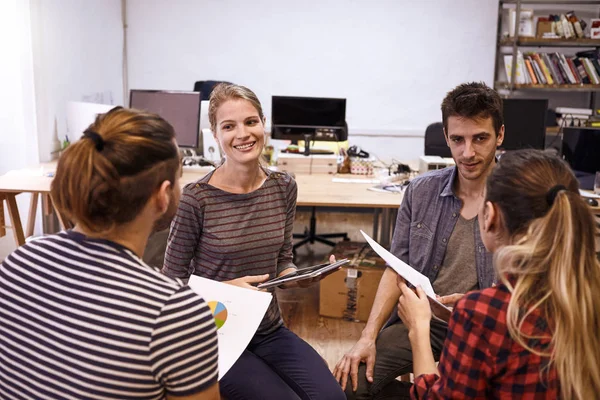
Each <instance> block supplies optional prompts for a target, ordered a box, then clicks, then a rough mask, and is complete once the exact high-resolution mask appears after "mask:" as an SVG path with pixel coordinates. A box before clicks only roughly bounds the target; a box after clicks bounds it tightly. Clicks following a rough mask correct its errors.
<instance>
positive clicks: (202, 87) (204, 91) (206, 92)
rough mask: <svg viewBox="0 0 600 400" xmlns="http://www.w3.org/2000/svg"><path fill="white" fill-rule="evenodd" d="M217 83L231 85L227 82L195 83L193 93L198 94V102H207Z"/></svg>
mask: <svg viewBox="0 0 600 400" xmlns="http://www.w3.org/2000/svg"><path fill="white" fill-rule="evenodd" d="M219 83H231V82H227V81H196V83H194V92H200V93H201V95H202V96H201V98H200V100H209V99H210V94H211V93H212V91H213V89H214V88H215V86H217V85H218V84H219Z"/></svg>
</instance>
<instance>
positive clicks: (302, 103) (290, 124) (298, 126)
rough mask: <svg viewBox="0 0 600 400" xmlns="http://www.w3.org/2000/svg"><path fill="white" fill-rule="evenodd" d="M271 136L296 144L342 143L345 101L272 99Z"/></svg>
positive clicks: (344, 125)
mask: <svg viewBox="0 0 600 400" xmlns="http://www.w3.org/2000/svg"><path fill="white" fill-rule="evenodd" d="M271 136H272V137H273V139H285V140H292V141H294V142H297V141H298V140H304V139H305V137H310V139H311V140H321V141H344V140H346V139H347V138H348V126H347V124H346V99H336V98H319V97H292V96H273V97H272V103H271Z"/></svg>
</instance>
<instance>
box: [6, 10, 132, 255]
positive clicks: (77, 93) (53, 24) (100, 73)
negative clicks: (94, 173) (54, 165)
mask: <svg viewBox="0 0 600 400" xmlns="http://www.w3.org/2000/svg"><path fill="white" fill-rule="evenodd" d="M122 46H123V30H122V24H121V2H120V0H102V1H79V0H30V1H27V0H5V1H2V2H0V54H2V63H0V87H1V88H2V90H1V91H0V95H1V97H0V110H1V111H0V112H1V114H0V138H1V142H0V174H3V173H5V172H6V171H8V170H11V169H18V168H23V167H26V166H31V165H34V164H36V163H37V162H39V161H48V160H50V159H51V154H50V153H51V151H52V150H53V145H52V142H53V137H54V135H57V136H58V138H59V139H60V140H62V138H63V137H64V134H65V132H66V121H65V113H66V102H67V101H70V100H84V101H85V100H87V101H95V102H101V103H106V104H123V89H122V87H123V79H122V78H123V74H122ZM29 198H30V196H29V195H19V196H17V200H18V203H19V212H20V213H21V220H22V222H23V226H26V223H27V212H28V207H29ZM6 221H7V222H8V218H7V219H6ZM36 222H37V224H36V229H35V233H36V234H39V233H41V218H40V213H39V212H38V218H37V221H36ZM15 247H16V246H15V242H14V239H13V235H12V231H10V230H8V231H7V235H6V236H5V237H3V238H0V260H1V259H3V258H4V257H5V256H6V255H7V254H8V253H9V252H10V251H12V249H14V248H15Z"/></svg>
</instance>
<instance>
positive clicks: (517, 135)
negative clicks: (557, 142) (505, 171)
mask: <svg viewBox="0 0 600 400" xmlns="http://www.w3.org/2000/svg"><path fill="white" fill-rule="evenodd" d="M503 106H504V141H503V142H502V145H501V146H500V149H502V150H519V149H540V150H543V149H544V146H545V143H546V113H547V111H548V100H547V99H503Z"/></svg>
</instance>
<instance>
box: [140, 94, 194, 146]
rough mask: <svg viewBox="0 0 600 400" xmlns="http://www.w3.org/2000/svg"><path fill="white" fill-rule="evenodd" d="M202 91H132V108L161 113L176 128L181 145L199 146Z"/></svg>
mask: <svg viewBox="0 0 600 400" xmlns="http://www.w3.org/2000/svg"><path fill="white" fill-rule="evenodd" d="M201 96H202V94H201V93H200V92H185V91H166V90H139V89H134V90H131V92H130V98H129V105H130V107H132V108H137V109H139V110H145V111H149V112H152V113H155V114H158V115H160V116H161V117H162V118H164V119H165V120H166V121H167V122H168V123H170V124H171V125H172V126H173V128H174V129H175V139H176V140H177V144H178V145H179V147H186V148H193V149H196V148H198V142H199V137H200V101H201Z"/></svg>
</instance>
